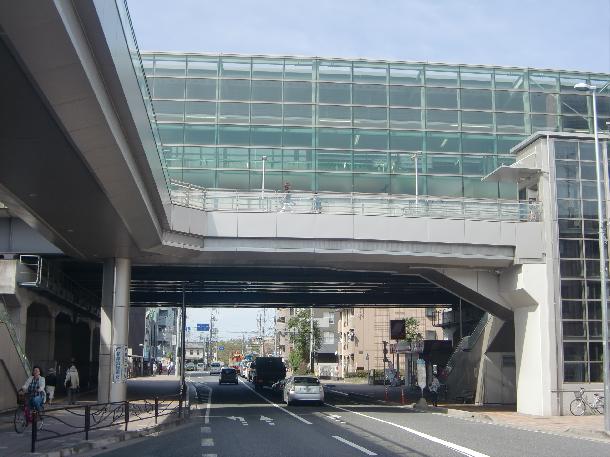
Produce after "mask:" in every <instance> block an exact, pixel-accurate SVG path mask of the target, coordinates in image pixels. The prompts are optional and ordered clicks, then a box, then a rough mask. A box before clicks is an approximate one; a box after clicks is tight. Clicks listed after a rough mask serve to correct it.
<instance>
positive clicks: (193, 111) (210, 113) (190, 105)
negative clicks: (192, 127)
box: [186, 102, 248, 122]
mask: <svg viewBox="0 0 610 457" xmlns="http://www.w3.org/2000/svg"><path fill="white" fill-rule="evenodd" d="M247 106H248V105H246V108H247ZM246 118H247V115H246ZM186 120H187V121H188V122H216V102H186ZM246 122H247V121H246Z"/></svg>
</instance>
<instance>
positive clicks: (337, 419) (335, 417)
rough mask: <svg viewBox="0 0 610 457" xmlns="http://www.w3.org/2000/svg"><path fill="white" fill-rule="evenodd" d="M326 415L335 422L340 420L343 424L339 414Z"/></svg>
mask: <svg viewBox="0 0 610 457" xmlns="http://www.w3.org/2000/svg"><path fill="white" fill-rule="evenodd" d="M327 416H328V417H329V418H330V419H332V420H334V421H337V422H341V423H342V424H345V421H344V420H341V416H339V415H338V414H327Z"/></svg>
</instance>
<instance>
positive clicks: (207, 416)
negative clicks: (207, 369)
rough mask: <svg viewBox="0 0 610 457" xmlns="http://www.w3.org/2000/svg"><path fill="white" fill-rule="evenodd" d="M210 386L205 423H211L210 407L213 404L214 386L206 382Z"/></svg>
mask: <svg viewBox="0 0 610 457" xmlns="http://www.w3.org/2000/svg"><path fill="white" fill-rule="evenodd" d="M204 386H206V387H207V388H208V404H207V405H206V407H205V423H206V424H209V423H210V407H211V405H212V388H211V387H210V386H208V385H207V384H204Z"/></svg>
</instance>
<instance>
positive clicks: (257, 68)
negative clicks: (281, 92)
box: [252, 58, 284, 79]
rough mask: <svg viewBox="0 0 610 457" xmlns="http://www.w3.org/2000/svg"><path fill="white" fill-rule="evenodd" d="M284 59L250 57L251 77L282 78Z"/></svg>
mask: <svg viewBox="0 0 610 457" xmlns="http://www.w3.org/2000/svg"><path fill="white" fill-rule="evenodd" d="M283 71H284V61H283V60H281V59H258V58H253V59H252V77H253V78H262V79H265V78H267V79H282V74H283Z"/></svg>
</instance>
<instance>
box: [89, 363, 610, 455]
mask: <svg viewBox="0 0 610 457" xmlns="http://www.w3.org/2000/svg"><path fill="white" fill-rule="evenodd" d="M191 381H192V382H193V385H194V386H195V388H196V389H197V394H198V397H199V401H200V402H201V406H202V409H200V410H198V411H197V412H196V414H194V415H193V416H192V419H191V421H190V422H189V423H188V424H186V425H184V426H182V427H180V428H178V429H174V430H172V431H170V432H166V433H162V434H160V435H158V436H155V437H148V438H145V439H142V440H136V441H134V442H128V443H126V444H123V445H122V446H121V447H118V448H115V449H113V450H108V451H103V452H101V453H97V454H96V455H103V456H107V457H135V456H151V457H178V456H180V457H181V456H202V457H213V456H216V457H238V456H243V457H250V456H253V457H275V456H282V457H283V456H286V457H301V456H302V457H326V456H329V457H330V456H332V457H343V456H346V457H347V456H349V457H352V456H367V455H379V456H419V457H423V456H434V457H437V456H439V457H445V456H451V457H454V456H471V457H485V456H490V457H491V456H494V457H495V456H501V457H504V456H506V457H525V456H540V457H547V456H548V457H560V456H567V457H575V456H591V457H593V456H599V457H603V456H606V457H607V456H610V444H606V443H602V442H599V441H595V440H592V439H585V438H572V437H566V436H562V435H558V434H550V433H539V432H532V431H526V430H520V429H517V428H511V427H503V426H498V425H493V424H486V423H481V422H476V421H472V420H465V419H459V418H454V417H448V416H446V415H442V414H430V413H420V412H415V411H413V410H410V409H406V408H401V407H397V406H385V405H380V404H375V403H370V402H368V401H367V400H364V399H363V400H362V401H359V400H358V399H353V398H352V397H348V396H345V395H341V394H339V393H337V392H336V391H335V392H332V391H329V390H327V392H326V404H325V405H324V406H314V405H297V406H290V407H287V406H286V405H285V404H284V403H283V402H282V401H281V396H280V395H279V394H276V393H273V392H272V391H270V390H264V391H263V392H261V393H259V392H255V391H254V389H253V388H252V386H251V384H250V383H247V382H242V380H240V383H239V385H219V384H218V376H209V375H205V374H201V373H195V374H191Z"/></svg>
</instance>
